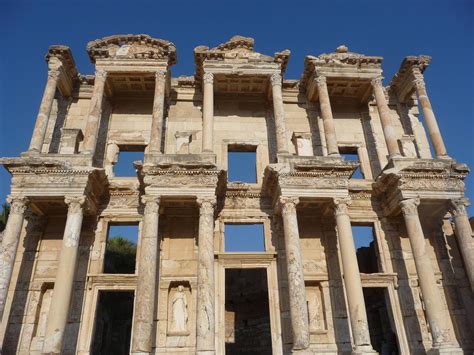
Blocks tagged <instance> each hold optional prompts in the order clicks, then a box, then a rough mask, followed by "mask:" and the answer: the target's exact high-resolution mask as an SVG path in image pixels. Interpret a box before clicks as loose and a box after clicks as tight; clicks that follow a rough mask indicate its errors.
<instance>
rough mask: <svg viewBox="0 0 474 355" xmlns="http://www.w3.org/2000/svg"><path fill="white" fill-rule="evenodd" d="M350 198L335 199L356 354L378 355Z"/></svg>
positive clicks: (335, 212)
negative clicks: (365, 295)
mask: <svg viewBox="0 0 474 355" xmlns="http://www.w3.org/2000/svg"><path fill="white" fill-rule="evenodd" d="M349 204H350V200H349V199H335V200H334V215H335V217H336V228H337V238H338V241H339V249H340V251H341V262H342V272H343V276H344V286H345V289H346V297H347V305H348V307H349V319H350V323H351V330H352V340H353V351H352V353H353V354H364V353H374V352H375V351H374V350H373V349H372V345H371V344H370V334H369V323H368V321H367V311H366V309H365V302H364V294H363V292H362V282H361V280H360V273H359V265H358V263H357V255H356V249H355V245H354V238H353V236H352V227H351V220H350V218H349V214H348V211H347V207H348V205H349Z"/></svg>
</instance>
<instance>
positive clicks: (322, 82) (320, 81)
mask: <svg viewBox="0 0 474 355" xmlns="http://www.w3.org/2000/svg"><path fill="white" fill-rule="evenodd" d="M314 81H315V82H316V84H317V85H318V87H326V85H327V84H326V76H324V75H317V76H315V77H314Z"/></svg>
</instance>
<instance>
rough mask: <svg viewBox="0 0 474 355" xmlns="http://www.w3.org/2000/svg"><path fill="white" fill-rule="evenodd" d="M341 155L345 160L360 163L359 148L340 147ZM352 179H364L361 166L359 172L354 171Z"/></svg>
mask: <svg viewBox="0 0 474 355" xmlns="http://www.w3.org/2000/svg"><path fill="white" fill-rule="evenodd" d="M339 154H340V155H341V157H343V158H344V160H347V161H358V162H360V159H359V153H358V152H357V147H339ZM351 178H352V179H364V174H363V172H362V169H361V165H359V167H358V168H357V170H356V171H354V174H352V177H351Z"/></svg>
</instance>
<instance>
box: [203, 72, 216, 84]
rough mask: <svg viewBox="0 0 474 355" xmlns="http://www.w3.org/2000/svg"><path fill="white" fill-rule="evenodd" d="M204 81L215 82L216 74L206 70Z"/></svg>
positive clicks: (207, 82) (206, 82)
mask: <svg viewBox="0 0 474 355" xmlns="http://www.w3.org/2000/svg"><path fill="white" fill-rule="evenodd" d="M202 81H203V82H204V84H213V83H214V74H212V73H209V72H205V73H204V75H203V76H202Z"/></svg>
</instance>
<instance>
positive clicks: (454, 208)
mask: <svg viewBox="0 0 474 355" xmlns="http://www.w3.org/2000/svg"><path fill="white" fill-rule="evenodd" d="M468 205H469V202H468V200H467V199H466V198H462V199H458V200H452V201H451V212H452V214H453V218H454V227H455V233H456V237H457V240H458V245H459V249H460V252H461V255H462V258H463V261H464V268H465V269H466V273H467V277H468V279H469V283H470V285H471V290H472V291H473V292H474V241H473V238H472V229H471V224H470V223H469V217H468V215H467V211H466V206H468Z"/></svg>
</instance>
